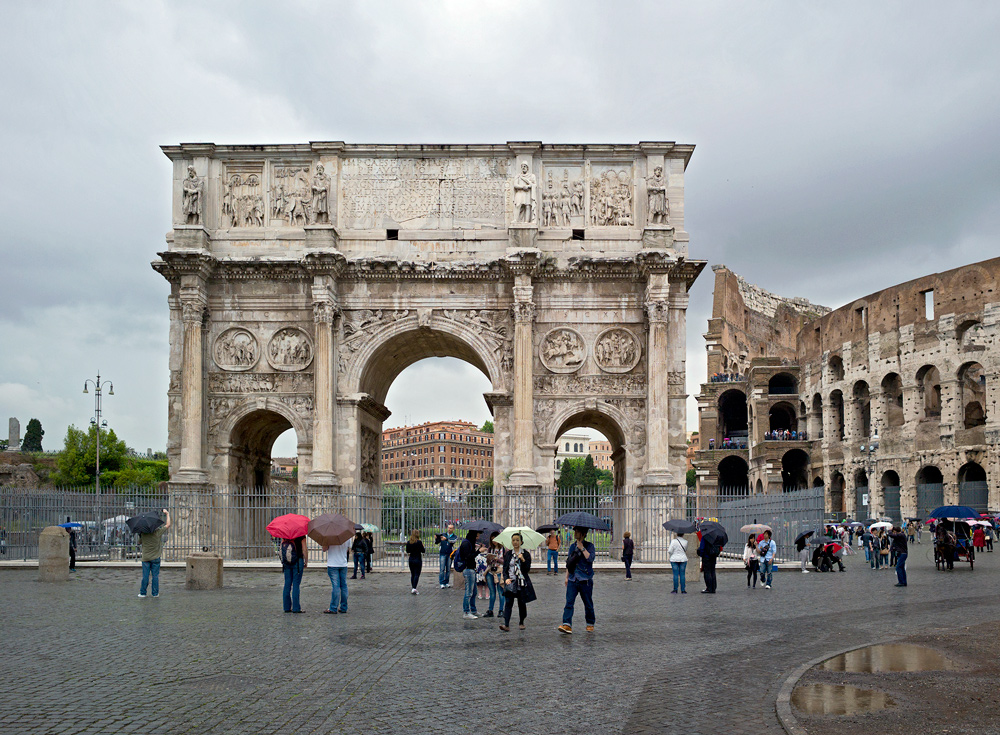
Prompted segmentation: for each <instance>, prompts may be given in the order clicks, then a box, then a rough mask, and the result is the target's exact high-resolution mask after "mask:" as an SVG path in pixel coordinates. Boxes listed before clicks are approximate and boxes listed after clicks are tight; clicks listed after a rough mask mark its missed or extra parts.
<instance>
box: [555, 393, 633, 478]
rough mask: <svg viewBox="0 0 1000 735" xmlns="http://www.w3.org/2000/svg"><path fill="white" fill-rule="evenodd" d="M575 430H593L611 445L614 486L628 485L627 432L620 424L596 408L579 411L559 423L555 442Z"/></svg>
mask: <svg viewBox="0 0 1000 735" xmlns="http://www.w3.org/2000/svg"><path fill="white" fill-rule="evenodd" d="M573 429H593V430H594V431H597V432H599V433H600V434H602V435H603V439H604V440H605V441H606V442H607V443H608V444H609V445H610V447H609V449H610V450H611V451H610V463H611V476H612V483H613V486H614V487H615V488H620V487H623V486H624V485H625V483H626V476H627V470H628V468H627V465H626V460H627V454H628V453H627V451H626V449H625V432H624V431H623V430H622V428H621V425H620V424H619V422H618V421H617V420H616V419H615V418H613V417H611V416H609V415H607V414H606V413H603V412H602V411H600V410H598V409H596V408H585V409H582V410H578V411H576V412H574V413H573V414H571V415H570V416H568V417H566V418H564V419H563V420H562V421H561V422H560V423H559V428H558V429H557V430H556V432H555V439H554V441H558V439H559V437H562V436H563V435H564V434H565V433H567V432H569V431H572V430H573ZM571 446H572V441H571ZM595 464H596V462H595Z"/></svg>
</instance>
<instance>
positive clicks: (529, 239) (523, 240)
mask: <svg viewBox="0 0 1000 735" xmlns="http://www.w3.org/2000/svg"><path fill="white" fill-rule="evenodd" d="M507 237H508V238H509V243H510V245H509V248H508V252H509V250H510V249H514V250H515V251H516V250H528V249H530V250H534V249H535V248H536V247H537V241H538V225H537V224H536V223H534V222H532V223H527V222H519V223H511V225H510V226H509V227H508V228H507Z"/></svg>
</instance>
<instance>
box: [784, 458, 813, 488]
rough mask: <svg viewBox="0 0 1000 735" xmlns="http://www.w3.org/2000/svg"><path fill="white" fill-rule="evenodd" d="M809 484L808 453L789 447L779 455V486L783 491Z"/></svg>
mask: <svg viewBox="0 0 1000 735" xmlns="http://www.w3.org/2000/svg"><path fill="white" fill-rule="evenodd" d="M808 486H809V455H808V454H806V453H805V452H804V451H802V450H801V449H790V450H788V451H787V452H785V453H784V455H783V456H782V457H781V487H782V489H783V490H784V491H785V492H790V491H792V490H800V489H802V488H804V487H808Z"/></svg>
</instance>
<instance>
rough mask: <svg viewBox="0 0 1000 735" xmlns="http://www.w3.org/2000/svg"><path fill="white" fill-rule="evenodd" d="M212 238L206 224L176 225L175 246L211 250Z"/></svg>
mask: <svg viewBox="0 0 1000 735" xmlns="http://www.w3.org/2000/svg"><path fill="white" fill-rule="evenodd" d="M211 245H212V238H211V236H210V235H209V234H208V230H207V229H206V228H205V226H204V225H174V247H175V248H178V249H184V250H209V249H210V248H211Z"/></svg>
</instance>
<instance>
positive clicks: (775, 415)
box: [767, 401, 799, 431]
mask: <svg viewBox="0 0 1000 735" xmlns="http://www.w3.org/2000/svg"><path fill="white" fill-rule="evenodd" d="M767 418H768V425H769V427H770V430H771V431H798V430H799V420H798V417H797V416H796V412H795V407H794V406H793V405H792V404H791V403H788V402H787V401H782V402H781V403H775V404H774V405H773V406H771V408H770V409H769V410H768V412H767Z"/></svg>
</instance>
